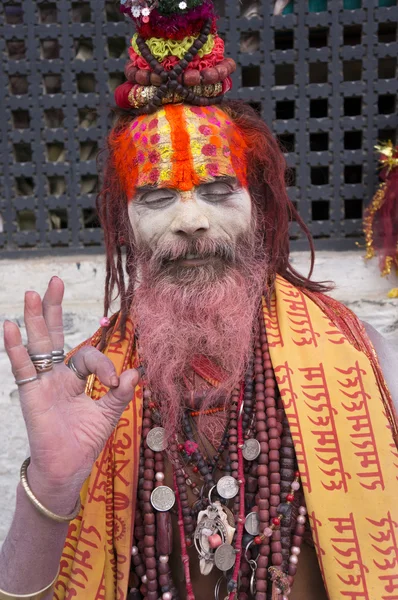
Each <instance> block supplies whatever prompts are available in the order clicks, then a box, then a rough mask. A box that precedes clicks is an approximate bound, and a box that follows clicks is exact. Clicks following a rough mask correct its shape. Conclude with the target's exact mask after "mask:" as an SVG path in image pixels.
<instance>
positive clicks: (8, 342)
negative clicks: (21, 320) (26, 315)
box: [4, 321, 37, 390]
mask: <svg viewBox="0 0 398 600" xmlns="http://www.w3.org/2000/svg"><path fill="white" fill-rule="evenodd" d="M4 347H5V349H6V352H7V355H8V358H9V359H10V363H11V369H12V372H13V374H14V377H15V381H16V382H18V381H24V380H26V379H31V378H32V377H37V373H36V369H35V367H34V366H33V364H32V361H31V360H30V357H29V354H28V351H27V350H26V348H25V346H24V345H23V344H22V337H21V332H20V331H19V327H18V326H17V325H16V324H15V323H12V322H11V321H5V322H4ZM23 386H24V389H26V390H29V389H31V388H32V387H36V386H37V381H32V382H27V383H26V384H23Z"/></svg>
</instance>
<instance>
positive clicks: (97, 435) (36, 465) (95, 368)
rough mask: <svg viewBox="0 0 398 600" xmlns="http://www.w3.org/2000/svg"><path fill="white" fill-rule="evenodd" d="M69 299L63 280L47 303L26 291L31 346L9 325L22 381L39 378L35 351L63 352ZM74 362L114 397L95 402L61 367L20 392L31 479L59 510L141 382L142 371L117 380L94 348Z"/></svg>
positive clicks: (7, 334)
mask: <svg viewBox="0 0 398 600" xmlns="http://www.w3.org/2000/svg"><path fill="white" fill-rule="evenodd" d="M63 294H64V284H63V282H62V281H61V279H59V278H58V277H53V278H52V279H51V281H50V283H49V285H48V288H47V291H46V294H45V295H44V298H43V300H41V298H40V296H39V294H37V293H36V292H26V294H25V325H26V330H27V334H28V347H27V349H26V348H25V347H24V346H23V345H22V339H21V333H20V331H19V328H18V326H17V325H16V324H14V323H12V322H10V321H6V322H5V323H4V342H5V348H6V351H7V354H8V357H9V359H10V362H11V367H12V371H13V374H14V376H15V379H16V380H21V379H27V378H29V377H33V376H35V375H36V369H35V367H34V365H33V364H32V361H31V360H30V357H29V353H34V354H49V353H51V351H52V350H60V349H62V348H63V345H64V330H63V324H62V298H63ZM73 362H74V365H75V366H76V368H77V370H78V371H79V372H80V373H82V374H84V375H89V374H90V373H95V374H96V375H97V377H98V378H99V379H100V381H101V382H102V383H103V384H104V385H105V386H107V387H109V388H110V389H109V392H108V393H107V394H105V395H104V396H103V397H102V398H101V399H100V400H98V401H96V402H94V401H93V400H92V399H91V398H89V397H88V396H86V394H85V393H84V388H85V382H84V381H83V380H81V379H79V378H78V377H77V376H76V375H75V373H73V371H72V370H71V369H69V368H68V367H67V366H66V365H64V364H62V363H61V364H56V365H54V367H53V369H52V370H51V371H48V372H46V373H42V374H40V375H38V380H36V381H32V382H30V383H27V384H23V385H21V386H20V387H19V394H20V401H21V407H22V412H23V416H24V419H25V424H26V428H27V433H28V438H29V444H30V453H31V464H30V466H29V469H28V478H29V481H31V480H32V481H33V480H34V482H35V485H34V491H35V490H37V489H40V490H41V494H40V496H41V497H42V498H46V499H47V500H48V498H53V499H54V503H52V502H51V504H53V506H56V505H58V506H59V500H60V499H61V498H62V497H63V496H65V495H68V496H69V497H70V494H71V491H72V492H75V493H76V495H77V494H78V492H79V490H80V487H81V486H82V484H83V482H84V480H85V479H86V477H87V476H88V475H89V473H90V471H91V468H92V466H93V464H94V461H95V459H96V458H97V457H98V455H99V453H100V452H101V450H102V448H103V447H104V445H105V443H106V441H107V439H108V438H109V436H110V434H111V433H112V430H113V429H114V427H115V426H116V424H117V422H118V420H119V418H120V416H121V414H122V412H123V411H124V409H125V408H126V406H127V404H128V403H129V401H130V400H131V399H132V397H133V393H134V388H135V386H136V385H137V383H138V380H139V373H138V371H136V370H128V371H125V372H124V373H122V375H121V376H120V377H118V376H117V374H116V372H115V368H114V366H113V364H112V362H111V361H110V360H109V358H107V357H105V356H104V355H103V354H102V353H101V352H99V351H98V350H96V349H95V348H92V347H83V348H81V349H80V350H79V351H78V352H77V353H76V354H75V355H74V357H73ZM48 508H51V507H50V506H49V507H48Z"/></svg>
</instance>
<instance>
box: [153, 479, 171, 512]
mask: <svg viewBox="0 0 398 600" xmlns="http://www.w3.org/2000/svg"><path fill="white" fill-rule="evenodd" d="M174 502H175V495H174V492H173V490H172V489H171V488H169V487H168V486H167V485H160V486H159V487H156V488H155V489H154V490H153V492H152V494H151V504H152V506H153V508H154V509H155V510H158V511H159V512H166V511H168V510H170V508H172V507H173V506H174Z"/></svg>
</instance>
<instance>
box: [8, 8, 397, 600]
mask: <svg viewBox="0 0 398 600" xmlns="http://www.w3.org/2000/svg"><path fill="white" fill-rule="evenodd" d="M123 10H124V11H129V12H130V13H131V11H132V14H133V17H134V19H135V21H136V23H137V27H138V34H139V35H136V36H134V38H133V40H132V46H131V48H130V61H129V63H128V65H127V67H126V74H127V77H128V81H127V82H126V83H125V84H123V85H122V86H121V87H120V88H119V89H118V90H117V93H116V102H117V104H118V106H119V108H120V109H121V110H120V113H119V116H118V119H117V121H116V124H115V126H114V128H113V129H112V131H111V133H110V136H109V138H108V143H107V155H106V162H105V168H104V178H103V186H102V191H101V193H100V195H99V200H98V209H99V215H100V218H101V221H102V226H103V229H104V234H105V245H106V257H107V277H106V282H105V316H104V317H103V318H102V319H101V328H100V330H99V331H98V332H97V333H96V334H94V336H93V337H92V338H91V339H90V340H88V341H87V342H85V343H84V344H82V345H81V346H80V347H78V348H77V349H76V350H75V351H74V352H73V353H71V355H70V356H68V357H67V359H66V362H65V363H64V360H63V350H62V349H63V342H64V335H63V326H62V297H63V292H64V286H63V283H62V281H61V280H60V279H59V278H58V277H53V278H52V279H51V281H50V283H49V285H48V289H47V291H46V293H45V295H44V297H43V298H40V296H39V295H38V294H37V293H35V292H27V293H26V296H25V323H26V330H27V334H28V344H27V347H26V348H25V347H24V346H23V345H22V342H21V335H20V332H19V329H18V327H17V325H16V324H14V323H11V322H6V323H5V327H4V337H5V346H6V349H7V353H8V355H9V358H10V362H11V366H12V370H13V374H14V376H15V379H16V384H17V385H18V387H19V392H20V400H21V406H22V410H23V414H24V418H25V421H26V427H27V432H28V437H29V444H30V458H29V459H27V460H26V461H24V463H23V466H22V468H21V483H20V485H19V486H18V490H17V506H16V511H15V518H14V521H13V523H12V526H11V529H10V532H9V534H8V537H7V539H6V541H5V543H4V545H3V547H2V551H1V558H0V565H1V568H0V589H1V590H2V591H1V592H0V598H32V599H33V598H35V599H39V598H43V599H47V598H54V599H56V600H61V599H62V600H64V599H65V600H66V599H75V598H76V599H78V600H83V599H84V600H87V599H89V600H91V599H92V600H95V599H105V600H116V599H125V598H129V599H130V600H138V599H139V598H145V599H147V600H157V599H158V598H162V600H172V599H177V598H181V599H184V598H187V599H189V600H193V599H194V598H196V599H197V600H207V599H209V598H216V599H217V598H229V600H233V599H239V600H246V599H247V600H248V599H250V598H252V599H256V600H266V599H272V600H274V599H277V600H286V598H289V599H291V600H304V599H305V600H322V599H325V598H327V597H329V598H330V599H331V600H338V599H341V598H351V599H354V598H355V599H358V598H364V599H368V600H375V599H381V598H393V597H395V596H397V593H398V592H397V590H398V575H397V573H398V565H397V547H396V546H397V543H396V540H397V539H398V530H397V528H398V524H397V523H398V509H397V501H396V498H397V492H398V483H397V476H398V455H397V433H398V431H397V420H396V405H395V406H394V401H393V398H392V395H393V394H396V392H397V389H398V386H397V379H396V372H397V370H396V369H394V353H393V351H392V350H391V349H390V348H389V347H388V344H387V343H386V342H385V341H383V339H382V338H381V336H379V335H378V334H377V332H375V331H374V330H372V329H371V328H368V327H367V326H365V327H364V325H363V324H362V323H361V322H360V321H359V320H358V319H357V318H356V317H355V315H353V314H352V313H351V312H350V311H349V310H348V309H346V308H345V307H343V306H342V305H340V304H339V303H337V302H335V301H333V300H332V299H331V298H329V297H328V296H326V295H324V293H323V292H324V291H325V290H326V287H325V286H324V285H321V284H318V283H314V282H312V281H311V280H310V279H309V278H306V277H304V276H302V275H300V274H299V273H297V272H296V271H295V270H294V269H293V268H292V266H291V265H290V263H289V247H288V222H289V219H290V218H291V217H292V216H295V218H296V219H297V220H298V221H299V222H300V223H301V221H300V219H299V217H298V215H297V214H295V211H294V208H293V206H292V205H291V203H290V202H289V200H288V197H287V195H286V190H285V184H284V178H285V169H286V165H285V161H284V157H283V154H282V153H281V150H280V149H279V147H278V144H277V142H276V141H275V140H274V138H273V137H272V135H271V134H270V131H269V130H268V128H267V127H266V125H265V124H264V123H263V122H262V121H261V119H260V118H259V117H258V116H257V115H256V113H255V112H254V111H253V110H252V109H251V108H249V107H248V106H245V105H243V104H240V103H236V102H235V103H234V102H228V101H225V100H222V97H223V93H224V92H225V91H226V90H227V89H228V87H229V85H230V79H229V75H230V74H231V72H232V70H233V67H234V65H233V62H232V61H231V60H230V59H224V57H223V43H222V41H221V40H220V38H219V37H218V36H217V32H216V29H215V18H214V13H213V7H212V5H211V2H207V1H204V2H199V1H196V2H190V3H189V2H188V3H187V2H180V4H178V5H177V4H176V5H175V6H174V4H173V3H172V2H171V3H168V4H167V3H166V2H163V3H162V2H159V3H158V4H157V6H156V7H154V6H149V5H148V6H146V7H144V8H142V5H138V4H137V5H136V4H135V3H131V2H127V3H125V4H123ZM195 28H196V29H195ZM194 32H197V33H196V34H195V35H193V37H191V38H190V39H188V38H189V36H192V34H193V33H194ZM159 40H160V41H159ZM187 40H188V41H187ZM181 53H182V54H181ZM181 56H182V57H183V58H181ZM182 75H184V76H182ZM220 99H221V100H222V102H221V101H220ZM301 225H302V226H303V227H304V229H305V226H304V225H303V224H302V223H301ZM123 248H124V251H123V252H122V249H123ZM115 292H117V293H118V295H119V298H120V310H119V311H118V312H117V313H116V314H114V315H113V316H111V317H108V311H109V307H110V304H111V300H112V297H113V296H114V295H115ZM365 329H366V331H365ZM396 401H397V400H396V398H395V402H396Z"/></svg>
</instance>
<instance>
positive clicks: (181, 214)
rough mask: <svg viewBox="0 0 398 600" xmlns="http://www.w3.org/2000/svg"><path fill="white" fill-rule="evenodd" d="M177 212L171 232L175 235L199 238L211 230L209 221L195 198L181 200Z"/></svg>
mask: <svg viewBox="0 0 398 600" xmlns="http://www.w3.org/2000/svg"><path fill="white" fill-rule="evenodd" d="M177 211H178V212H177V214H176V216H175V218H174V220H173V222H172V225H171V230H172V232H173V233H174V234H175V235H179V236H198V235H201V234H204V233H206V231H207V230H208V229H209V228H210V223H209V219H208V218H207V216H206V215H205V214H204V213H203V211H202V210H201V208H200V206H198V203H197V202H196V200H195V199H194V197H192V196H190V197H189V198H181V199H180V200H179V202H178V205H177Z"/></svg>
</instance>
